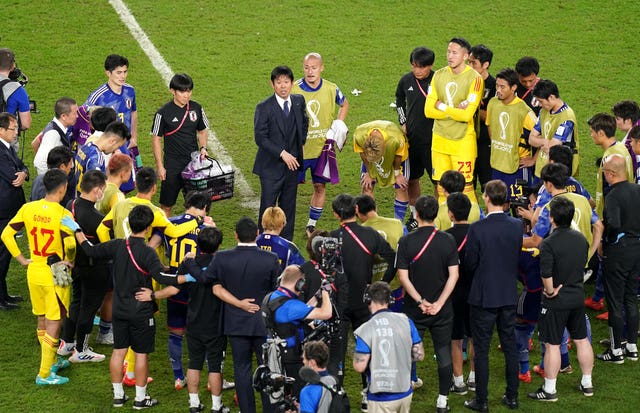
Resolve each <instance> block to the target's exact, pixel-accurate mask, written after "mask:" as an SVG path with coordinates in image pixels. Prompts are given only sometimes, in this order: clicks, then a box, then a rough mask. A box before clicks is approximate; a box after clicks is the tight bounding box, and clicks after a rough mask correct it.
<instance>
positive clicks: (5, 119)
mask: <svg viewBox="0 0 640 413" xmlns="http://www.w3.org/2000/svg"><path fill="white" fill-rule="evenodd" d="M12 120H14V121H17V119H16V117H15V116H13V115H12V114H10V113H8V112H0V128H2V129H7V128H9V126H10V125H11V121H12Z"/></svg>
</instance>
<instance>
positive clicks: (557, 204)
mask: <svg viewBox="0 0 640 413" xmlns="http://www.w3.org/2000/svg"><path fill="white" fill-rule="evenodd" d="M575 212H576V208H575V206H574V205H573V202H572V201H571V200H570V199H567V198H565V197H563V196H556V197H553V198H551V202H550V203H549V215H550V216H551V218H553V222H554V223H555V224H556V226H558V227H562V228H569V226H571V221H572V220H573V215H574V214H575Z"/></svg>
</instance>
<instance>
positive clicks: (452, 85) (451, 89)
mask: <svg viewBox="0 0 640 413" xmlns="http://www.w3.org/2000/svg"><path fill="white" fill-rule="evenodd" d="M444 90H445V93H446V94H447V105H449V106H451V107H452V108H453V107H455V105H454V104H453V98H454V97H455V96H456V92H457V91H458V84H457V83H456V82H449V83H447V86H445V88H444Z"/></svg>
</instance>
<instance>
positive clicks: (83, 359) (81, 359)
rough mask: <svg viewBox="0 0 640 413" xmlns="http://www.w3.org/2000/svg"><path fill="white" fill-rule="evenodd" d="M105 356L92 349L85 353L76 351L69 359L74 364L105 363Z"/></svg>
mask: <svg viewBox="0 0 640 413" xmlns="http://www.w3.org/2000/svg"><path fill="white" fill-rule="evenodd" d="M104 359H105V355H104V354H99V353H96V352H94V351H93V350H92V349H91V347H89V348H88V349H87V350H85V351H78V350H74V352H73V355H72V356H71V357H69V361H70V362H72V363H89V362H91V363H98V362H101V361H104Z"/></svg>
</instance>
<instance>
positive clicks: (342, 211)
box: [331, 194, 356, 221]
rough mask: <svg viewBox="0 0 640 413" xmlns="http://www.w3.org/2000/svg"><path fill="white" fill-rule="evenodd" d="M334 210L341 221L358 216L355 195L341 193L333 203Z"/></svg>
mask: <svg viewBox="0 0 640 413" xmlns="http://www.w3.org/2000/svg"><path fill="white" fill-rule="evenodd" d="M331 207H332V208H333V212H335V213H336V214H338V217H339V218H340V220H341V221H344V220H345V219H350V218H353V217H355V216H356V203H355V200H354V199H353V197H352V196H351V195H349V194H340V195H338V196H336V197H335V198H334V199H333V202H332V203H331Z"/></svg>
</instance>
